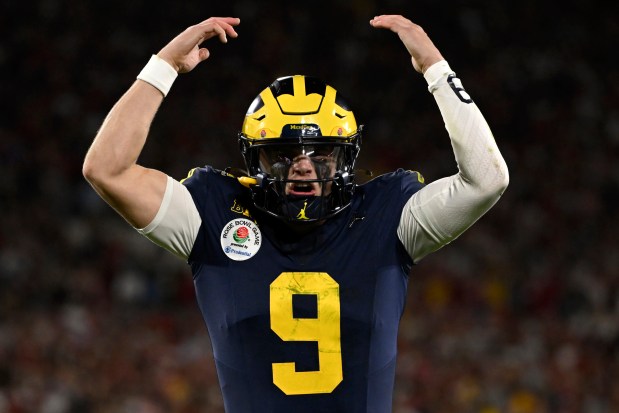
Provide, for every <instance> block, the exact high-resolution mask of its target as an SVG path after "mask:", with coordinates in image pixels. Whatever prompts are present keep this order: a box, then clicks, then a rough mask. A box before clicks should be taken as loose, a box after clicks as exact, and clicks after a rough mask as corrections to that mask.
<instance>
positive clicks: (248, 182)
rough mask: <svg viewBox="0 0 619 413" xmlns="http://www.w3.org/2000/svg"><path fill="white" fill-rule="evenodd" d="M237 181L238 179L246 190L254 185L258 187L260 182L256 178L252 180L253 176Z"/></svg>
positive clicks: (239, 178)
mask: <svg viewBox="0 0 619 413" xmlns="http://www.w3.org/2000/svg"><path fill="white" fill-rule="evenodd" d="M236 179H238V180H239V183H240V184H241V185H243V186H244V187H246V188H249V187H251V186H253V185H258V180H257V179H256V178H252V177H251V176H239V177H237V178H236Z"/></svg>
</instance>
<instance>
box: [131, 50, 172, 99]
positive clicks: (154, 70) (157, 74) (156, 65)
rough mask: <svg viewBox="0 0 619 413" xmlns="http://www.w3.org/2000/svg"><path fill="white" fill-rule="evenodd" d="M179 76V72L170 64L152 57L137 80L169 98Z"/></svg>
mask: <svg viewBox="0 0 619 413" xmlns="http://www.w3.org/2000/svg"><path fill="white" fill-rule="evenodd" d="M177 76H178V72H177V71H176V70H174V68H173V67H172V66H170V64H169V63H168V62H166V61H165V60H163V59H161V58H160V57H159V56H157V55H152V56H151V58H150V60H149V61H148V63H146V66H144V69H142V71H141V72H140V74H139V75H138V77H137V78H138V79H140V80H143V81H145V82H146V83H149V84H151V85H153V86H154V87H156V88H157V89H159V90H160V91H161V93H163V96H167V95H168V92H169V91H170V88H171V87H172V83H174V81H175V80H176V77H177Z"/></svg>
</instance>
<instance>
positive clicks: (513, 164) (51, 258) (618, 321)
mask: <svg viewBox="0 0 619 413" xmlns="http://www.w3.org/2000/svg"><path fill="white" fill-rule="evenodd" d="M227 3H228V4H226V5H225V7H224V5H215V6H210V5H208V4H207V5H204V4H201V3H200V2H194V1H189V2H162V3H157V6H155V5H154V4H153V3H152V2H146V1H143V0H130V1H124V2H119V1H115V0H114V1H107V2H102V1H91V2H78V1H76V0H65V1H62V0H58V1H55V0H37V1H34V2H29V3H27V2H17V1H13V0H9V1H6V2H3V5H2V6H1V7H2V12H0V30H1V31H2V42H0V71H1V73H2V79H3V81H2V82H0V90H1V91H2V102H1V104H2V110H1V112H0V413H164V412H166V413H222V412H223V407H222V401H221V395H220V391H219V387H218V384H217V380H216V374H215V372H214V369H213V361H212V354H211V353H210V351H211V348H210V344H209V339H208V335H207V333H206V328H205V327H204V324H203V321H202V319H201V315H200V314H199V310H198V308H197V305H196V303H195V300H194V296H193V284H192V280H191V275H190V271H189V268H188V267H187V265H186V263H184V262H182V261H181V260H179V259H178V258H176V257H174V256H172V255H171V254H168V253H166V252H165V251H163V250H161V249H159V248H158V247H156V246H155V245H154V244H151V243H150V242H149V241H147V240H145V239H143V238H141V237H140V236H139V235H138V234H137V233H136V232H135V231H134V230H133V229H131V227H130V226H129V225H128V224H127V223H125V222H124V221H123V220H122V218H120V217H118V216H117V215H116V214H115V213H114V212H113V211H112V209H111V208H109V207H108V206H107V205H106V204H104V203H103V201H101V200H100V199H99V198H98V197H97V195H96V194H95V193H94V191H93V190H92V189H91V188H90V187H89V186H88V185H87V183H86V182H85V181H84V179H83V178H82V176H81V163H82V159H83V156H84V154H85V152H86V150H87V148H88V145H89V144H90V142H91V141H92V139H93V137H94V135H95V133H96V131H97V128H98V127H99V125H100V124H101V122H102V121H103V119H104V117H105V114H106V113H107V111H108V110H109V109H110V108H111V106H112V104H113V103H114V102H115V101H116V100H117V99H118V97H119V96H120V95H121V94H122V93H123V92H124V90H125V89H126V88H127V87H128V86H129V85H130V84H131V82H132V81H133V79H135V76H136V75H137V73H138V72H139V70H140V69H141V67H142V66H143V65H144V64H145V63H146V61H147V60H148V58H149V56H150V54H151V53H156V52H157V51H158V49H159V48H160V47H162V46H163V45H164V44H165V43H166V42H167V41H168V40H169V39H171V38H172V37H173V36H174V35H175V34H176V33H178V32H179V31H181V30H182V29H184V28H185V27H186V26H188V25H190V24H194V23H196V22H198V21H200V20H201V19H203V18H206V17H209V16H211V15H217V14H220V15H223V14H227V15H234V16H239V17H241V20H242V23H241V26H240V27H239V29H238V31H239V35H240V36H239V38H238V39H234V40H231V41H230V42H229V43H228V44H227V45H219V44H215V42H213V43H212V48H211V52H212V55H211V58H210V59H209V61H207V62H206V63H205V64H204V65H203V66H200V67H199V68H198V69H197V70H195V71H194V72H192V73H190V74H187V75H183V76H181V77H180V78H179V79H178V80H177V82H176V84H175V85H174V87H173V89H172V91H171V93H170V95H169V96H168V97H167V98H166V100H165V102H164V104H163V107H162V109H161V111H160V113H159V114H158V117H157V119H156V120H155V123H154V125H153V129H152V131H151V136H150V140H149V142H148V144H147V146H146V149H145V151H144V153H143V156H142V158H141V160H140V161H141V162H142V163H143V164H145V165H148V166H152V167H156V168H159V169H161V170H163V171H165V172H167V173H168V174H170V175H171V176H173V177H175V178H178V179H180V178H182V177H183V176H184V175H185V173H186V172H187V171H188V170H189V169H191V168H192V167H194V166H200V165H205V164H210V165H214V166H216V167H219V168H224V167H226V166H233V167H242V166H243V165H242V159H241V157H240V155H239V154H238V145H237V142H236V133H237V132H238V130H239V128H240V126H241V122H242V118H243V115H244V113H245V110H246V109H247V107H248V105H249V103H250V102H251V100H252V99H253V97H254V96H255V95H256V94H257V93H258V92H259V91H260V90H262V88H264V87H265V86H266V85H267V84H269V83H270V82H271V81H272V80H274V79H275V78H276V77H279V76H283V75H289V74H293V73H304V74H310V75H316V76H319V77H322V78H323V79H325V80H326V81H327V82H328V83H330V84H332V85H334V86H335V87H336V89H338V91H340V92H341V93H342V94H344V95H345V96H346V97H347V99H348V101H349V102H350V103H351V105H352V108H353V109H354V110H355V112H356V114H357V117H358V118H359V120H360V121H361V123H364V124H365V125H366V134H365V137H364V145H363V149H362V151H361V155H360V159H359V163H358V166H359V167H361V168H365V169H368V170H373V171H374V173H375V174H379V173H383V172H387V171H390V170H393V169H395V168H397V167H404V168H408V169H415V170H418V171H420V172H421V173H422V174H423V175H424V176H425V178H426V180H427V181H432V180H435V179H438V178H440V177H442V176H445V175H450V174H453V173H455V171H456V165H455V161H454V159H453V155H452V152H451V148H450V144H449V139H448V137H447V134H446V132H445V129H444V127H443V124H442V121H441V118H440V114H439V113H438V110H437V108H436V105H435V103H434V101H433V99H432V97H431V95H430V94H429V93H428V92H427V90H426V85H425V82H424V80H423V78H422V77H421V76H420V75H418V74H416V73H415V72H414V71H413V69H412V67H411V65H410V60H409V59H408V57H407V54H406V51H405V50H404V48H403V46H402V45H401V44H400V42H399V40H398V39H397V36H395V35H393V34H392V33H388V32H383V31H378V32H377V31H373V30H372V29H371V28H370V27H369V25H368V20H369V19H370V18H371V17H372V16H374V14H377V13H391V12H397V13H401V14H405V15H407V17H410V18H411V19H412V20H413V21H416V22H417V23H419V24H421V25H422V26H423V27H424V28H425V29H426V31H427V32H428V33H429V34H430V36H431V38H432V39H433V40H434V42H435V43H436V44H437V46H438V47H439V49H440V50H441V51H442V52H443V54H444V55H445V57H446V58H447V60H448V61H449V62H450V64H451V66H452V68H453V69H454V70H455V71H456V72H457V73H458V75H459V76H460V78H461V79H462V80H463V82H464V85H465V87H466V88H467V91H468V92H469V93H470V94H471V95H472V96H473V98H474V100H475V101H476V103H477V104H478V106H479V107H480V108H481V110H482V112H483V113H484V115H485V117H486V118H487V120H488V121H489V123H490V125H491V127H492V130H493V132H494V135H495V137H496V139H497V141H498V144H499V147H500V149H501V151H502V153H503V155H504V157H505V158H506V160H507V163H508V166H509V168H510V174H511V181H510V186H509V188H508V190H507V192H506V193H505V195H504V197H503V198H502V199H501V200H500V201H499V203H498V204H497V205H496V207H495V208H494V209H492V210H491V211H490V212H489V213H488V215H487V216H485V217H483V218H482V219H481V220H480V221H479V222H478V223H476V224H475V225H474V226H473V227H472V229H470V230H469V231H468V232H467V233H465V234H464V235H463V236H462V237H461V238H460V239H458V240H456V241H455V242H453V244H452V245H450V246H448V247H446V248H445V249H443V250H441V251H439V252H437V253H435V254H434V255H431V256H429V257H427V258H425V259H424V260H423V261H421V263H420V264H419V265H417V266H416V267H415V268H413V270H412V272H411V275H410V283H409V291H410V294H409V298H408V304H407V308H406V311H405V313H404V315H403V318H402V322H401V332H400V341H399V361H398V370H397V378H396V391H395V395H394V412H395V413H503V412H505V413H581V412H582V413H613V412H619V236H617V232H618V230H619V217H618V214H617V209H618V207H619V195H618V194H619V167H618V166H617V160H619V157H618V154H619V70H618V69H617V66H616V65H615V64H612V62H613V59H614V51H615V50H616V47H613V46H614V45H613V44H612V39H616V38H619V19H617V16H619V13H617V9H618V7H617V5H616V4H614V3H613V4H610V5H607V6H606V8H605V9H604V10H603V12H602V11H601V9H598V8H595V7H590V4H588V3H585V2H576V1H571V0H568V1H565V2H562V3H561V5H560V6H558V5H553V4H545V3H543V2H542V3H540V2H534V1H532V0H524V1H520V2H511V3H510V4H509V5H508V4H502V3H504V2H491V1H464V0H461V1H455V2H452V3H450V4H449V5H445V4H442V3H437V2H432V1H430V0H422V1H419V2H405V1H403V0H391V1H385V2H380V5H379V2H378V1H376V2H375V1H371V0H363V1H355V2H345V1H343V0H335V1H331V2H328V3H326V2H325V4H322V2H320V1H319V2H317V3H315V4H314V3H312V4H311V5H310V3H308V4H306V5H294V4H289V2H283V1H267V2H251V1H249V0H245V1H230V2H227ZM290 3H294V2H290ZM411 3H414V4H411ZM343 258H345V257H343Z"/></svg>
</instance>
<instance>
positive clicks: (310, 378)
mask: <svg viewBox="0 0 619 413" xmlns="http://www.w3.org/2000/svg"><path fill="white" fill-rule="evenodd" d="M183 183H184V184H185V185H186V186H187V188H188V189H189V191H190V193H191V195H192V197H193V199H194V202H195V203H196V205H197V208H198V211H199V213H200V216H201V217H202V225H201V227H200V230H199V232H198V236H197V239H196V241H195V244H194V247H193V250H192V252H191V254H190V256H189V264H190V265H191V269H192V272H193V276H194V282H195V288H196V294H197V300H198V303H199V306H200V309H201V311H202V314H203V316H204V319H205V321H206V325H207V328H208V331H209V335H210V337H211V341H212V344H213V354H214V358H215V363H216V367H217V373H218V377H219V381H220V385H221V389H222V393H223V398H224V403H225V408H226V411H227V412H228V413H265V412H281V413H290V412H295V413H303V412H312V413H317V412H346V413H348V412H350V413H353V412H355V413H356V412H364V413H366V412H376V413H386V412H390V411H391V403H392V393H393V384H394V378H395V362H396V342H397V331H398V324H399V321H400V317H401V315H402V311H403V308H404V303H405V298H406V288H407V281H408V272H409V270H410V268H411V266H412V260H411V258H410V257H409V255H408V253H407V252H406V251H405V249H404V247H403V245H402V244H401V242H400V241H399V239H398V236H397V232H396V231H397V227H398V224H399V221H400V216H401V212H402V209H403V207H404V204H405V203H406V201H407V200H408V199H409V198H410V197H411V195H412V194H414V193H415V192H416V191H418V190H419V189H420V188H421V186H422V184H421V183H420V182H419V180H418V175H417V174H416V173H411V172H406V171H403V170H398V171H396V172H394V173H391V174H387V175H383V176H380V177H377V178H375V179H374V180H372V181H370V182H368V183H366V184H364V185H360V186H358V187H357V188H356V191H355V195H354V197H353V201H352V204H351V205H350V207H348V208H347V209H345V210H344V211H342V212H341V213H340V214H338V215H336V216H335V217H334V218H332V219H329V220H327V221H326V222H325V223H324V224H323V225H321V226H319V227H318V228H316V229H314V230H312V231H310V232H309V233H305V234H300V233H298V232H295V231H292V230H291V229H290V228H288V227H287V226H286V225H284V224H283V223H282V222H281V221H278V220H277V219H276V218H272V217H269V216H266V215H265V214H263V213H261V212H260V211H258V210H256V209H255V208H254V207H253V204H252V202H251V200H250V194H249V190H247V189H246V188H245V187H243V186H242V185H241V184H239V182H238V181H237V179H235V178H233V177H231V176H229V175H227V174H225V173H222V172H220V171H217V170H214V169H211V168H209V167H207V168H200V169H196V170H195V171H194V172H193V174H192V175H191V176H190V177H189V178H188V179H186V180H185V181H184V182H183Z"/></svg>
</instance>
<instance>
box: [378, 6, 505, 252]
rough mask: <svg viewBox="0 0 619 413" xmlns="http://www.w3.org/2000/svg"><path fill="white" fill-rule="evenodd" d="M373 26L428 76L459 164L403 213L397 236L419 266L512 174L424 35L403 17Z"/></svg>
mask: <svg viewBox="0 0 619 413" xmlns="http://www.w3.org/2000/svg"><path fill="white" fill-rule="evenodd" d="M370 24H371V25H372V26H374V27H377V28H385V29H389V30H391V31H393V32H395V33H397V34H398V36H399V37H400V40H401V41H402V43H404V45H405V46H406V49H407V50H408V52H409V53H410V55H411V58H412V63H413V67H414V68H415V70H417V71H418V72H420V73H423V74H424V77H425V78H426V80H427V82H428V89H429V91H430V92H431V93H432V94H433V95H434V98H435V100H436V102H437V104H438V107H439V109H440V111H441V115H442V117H443V120H444V122H445V127H446V129H447V132H448V133H449V137H450V139H451V145H452V148H453V151H454V156H455V158H456V162H457V164H458V173H457V174H455V175H453V176H450V177H446V178H442V179H439V180H437V181H435V182H432V183H430V184H429V185H427V186H426V187H424V188H423V189H421V190H420V191H418V192H417V193H415V194H414V195H413V196H412V197H411V199H410V200H409V201H408V203H407V204H406V205H405V207H404V210H403V211H402V217H401V220H400V226H399V228H398V235H399V237H400V240H401V241H402V243H403V244H404V246H405V247H406V249H407V251H408V252H409V254H410V255H411V257H412V258H413V260H414V261H415V262H417V261H419V260H420V259H421V258H423V257H424V256H426V255H427V254H429V253H431V252H432V251H435V250H437V249H439V248H441V247H442V246H443V245H445V244H447V243H449V242H451V241H452V240H454V239H455V238H457V237H458V236H459V235H460V234H462V232H464V231H465V230H466V229H467V228H469V227H470V226H471V225H472V224H473V223H474V222H475V221H477V220H478V219H479V218H480V217H481V216H482V215H483V214H485V213H486V212H487V211H488V210H489V209H490V208H491V207H492V206H493V205H494V204H495V203H496V202H497V201H498V199H499V198H500V196H501V195H502V194H503V192H504V191H505V189H506V187H507V185H508V182H509V175H508V170H507V165H506V164H505V161H504V160H503V157H502V156H501V153H500V152H499V149H498V147H497V145H496V142H495V140H494V137H493V136H492V132H491V131H490V128H489V126H488V124H487V123H486V121H485V119H484V117H483V116H482V114H481V112H480V111H479V109H478V108H477V106H476V105H475V103H474V102H473V100H472V99H471V97H470V96H469V95H468V94H467V93H466V92H465V91H464V88H463V87H462V84H461V82H460V80H459V79H458V78H457V77H456V76H455V73H454V72H453V71H452V70H451V68H450V67H449V65H448V64H447V62H446V61H445V60H444V59H443V57H442V55H441V53H440V52H439V51H438V49H437V48H436V47H435V46H434V44H433V43H432V41H431V40H430V38H429V37H428V36H427V34H426V33H425V32H424V30H423V29H422V28H421V27H420V26H418V25H416V24H415V23H413V22H411V21H410V20H408V19H406V18H404V17H402V16H378V17H375V18H374V19H372V20H371V21H370Z"/></svg>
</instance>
